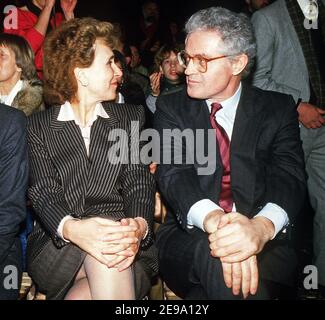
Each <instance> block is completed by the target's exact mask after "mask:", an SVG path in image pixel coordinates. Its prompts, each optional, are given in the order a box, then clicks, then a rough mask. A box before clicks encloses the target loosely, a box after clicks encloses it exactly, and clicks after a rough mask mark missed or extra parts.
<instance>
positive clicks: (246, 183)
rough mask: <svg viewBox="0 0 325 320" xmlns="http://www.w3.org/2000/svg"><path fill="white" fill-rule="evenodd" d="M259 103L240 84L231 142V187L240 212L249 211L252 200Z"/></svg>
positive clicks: (259, 115)
mask: <svg viewBox="0 0 325 320" xmlns="http://www.w3.org/2000/svg"><path fill="white" fill-rule="evenodd" d="M261 111H262V103H261V101H258V98H257V97H256V95H255V93H254V91H253V90H252V89H251V88H249V87H247V86H246V85H243V89H242V94H241V97H240V101H239V105H238V108H237V112H236V117H235V123H234V128H233V134H232V139H231V144H230V168H231V188H232V191H233V197H234V201H235V204H236V208H237V210H238V211H239V212H242V213H246V214H248V213H250V212H251V211H252V209H253V208H252V207H251V206H252V204H253V203H254V192H255V180H256V174H255V172H256V168H255V153H256V145H257V141H258V137H259V135H260V130H261V123H262V117H263V112H261Z"/></svg>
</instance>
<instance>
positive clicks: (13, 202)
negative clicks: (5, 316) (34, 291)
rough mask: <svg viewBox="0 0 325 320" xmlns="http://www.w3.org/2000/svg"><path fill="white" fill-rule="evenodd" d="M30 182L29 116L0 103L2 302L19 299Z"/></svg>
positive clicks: (0, 298)
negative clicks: (22, 234) (22, 231)
mask: <svg viewBox="0 0 325 320" xmlns="http://www.w3.org/2000/svg"><path fill="white" fill-rule="evenodd" d="M27 183H28V160H27V141H26V117H25V115H24V113H23V112H22V111H20V110H16V109H14V108H11V107H9V106H5V105H3V104H1V103H0V300H16V299H17V298H18V296H19V289H20V283H21V277H22V261H23V259H22V249H21V242H20V239H19V230H20V227H21V224H22V223H23V221H24V220H25V217H26V190H27Z"/></svg>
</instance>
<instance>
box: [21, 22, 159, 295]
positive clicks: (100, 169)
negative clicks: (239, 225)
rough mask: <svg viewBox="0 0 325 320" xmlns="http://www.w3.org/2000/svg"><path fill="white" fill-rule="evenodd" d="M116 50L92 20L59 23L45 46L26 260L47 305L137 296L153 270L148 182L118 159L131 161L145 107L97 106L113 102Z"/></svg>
mask: <svg viewBox="0 0 325 320" xmlns="http://www.w3.org/2000/svg"><path fill="white" fill-rule="evenodd" d="M116 42H117V39H116V38H115V36H114V30H113V26H112V25H111V24H110V23H107V22H99V21H97V20H95V19H91V18H85V19H74V20H71V21H69V22H67V23H65V24H62V25H61V26H60V27H59V28H58V29H56V30H54V31H53V32H52V33H51V34H50V35H49V37H48V38H47V40H46V41H45V46H44V53H45V54H44V57H45V60H44V94H45V98H46V99H47V100H48V103H49V104H51V105H52V107H51V108H50V109H49V110H47V111H45V112H42V113H39V114H36V115H33V116H32V117H31V118H30V119H29V123H28V142H29V152H30V167H31V177H30V178H31V184H30V188H29V195H30V198H31V200H32V204H33V207H34V210H35V212H36V216H37V219H36V225H35V227H34V230H33V232H32V234H31V235H30V237H29V239H28V254H27V255H28V272H29V274H30V275H31V277H32V278H33V280H34V281H35V282H36V284H37V286H38V288H39V290H40V291H41V292H43V293H45V294H46V296H47V298H48V299H62V298H65V299H108V300H109V299H134V298H141V297H143V296H144V294H146V293H147V292H146V291H147V290H148V289H149V288H150V276H151V275H153V274H154V273H155V272H156V270H157V265H156V256H155V252H154V249H153V247H152V246H151V242H152V220H153V210H154V192H155V190H154V179H153V177H152V176H151V175H150V173H149V171H148V168H147V167H145V166H143V165H141V164H136V163H135V161H131V163H130V162H129V161H125V158H128V155H129V153H130V154H131V158H132V155H134V154H136V149H137V146H136V145H135V144H132V145H129V144H128V142H129V141H130V140H131V139H130V138H131V133H132V139H135V137H136V135H137V132H136V130H133V129H132V131H131V121H138V122H140V126H141V125H142V124H143V122H144V114H143V109H142V108H141V107H137V106H131V107H130V106H128V105H124V104H114V103H102V102H103V101H112V100H114V99H115V97H116V88H117V80H116V79H117V77H118V76H120V70H119V68H118V67H117V66H116V65H115V62H114V54H113V52H112V49H113V48H114V47H115V46H116V45H115V44H116ZM117 129H119V130H117ZM120 132H122V133H127V136H126V138H125V139H122V138H121V137H119V133H120ZM115 140H118V141H119V144H118V145H119V148H116V145H117V143H114V142H115ZM129 147H130V148H132V150H129V149H130V148H129ZM129 151H131V152H129ZM119 155H120V156H121V158H122V159H121V160H122V161H119V160H118V157H119ZM131 160H134V159H133V158H132V159H131ZM134 163H135V164H134ZM133 278H134V280H133ZM121 288H123V289H121Z"/></svg>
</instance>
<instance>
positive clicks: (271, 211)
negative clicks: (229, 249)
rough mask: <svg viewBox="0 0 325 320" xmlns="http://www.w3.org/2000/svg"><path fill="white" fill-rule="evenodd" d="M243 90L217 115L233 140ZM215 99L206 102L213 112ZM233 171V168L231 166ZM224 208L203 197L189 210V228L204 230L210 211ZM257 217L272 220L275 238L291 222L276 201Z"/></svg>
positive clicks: (228, 100)
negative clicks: (212, 105)
mask: <svg viewBox="0 0 325 320" xmlns="http://www.w3.org/2000/svg"><path fill="white" fill-rule="evenodd" d="M241 91H242V85H241V84H240V85H239V87H238V89H237V91H236V92H235V94H234V95H233V96H232V97H230V98H228V99H227V100H225V101H222V102H221V105H222V109H221V110H219V111H218V112H217V113H216V115H215V118H216V121H217V122H218V124H220V125H221V126H222V127H223V128H224V130H225V131H226V133H227V135H228V137H229V140H230V141H231V137H232V131H233V127H234V122H235V116H236V112H237V107H238V103H239V99H240V95H241ZM212 102H213V101H210V100H207V101H206V103H207V105H208V107H209V110H210V112H211V104H212ZM230 172H231V168H230ZM216 209H219V210H222V211H223V209H222V208H220V207H219V206H218V205H217V204H216V203H214V202H213V201H211V200H209V199H203V200H200V201H198V202H197V203H195V204H194V205H193V206H192V207H191V208H190V210H189V212H188V215H187V223H188V228H193V226H196V227H198V228H200V229H201V230H203V231H205V230H204V227H203V221H204V219H205V217H206V216H207V215H208V213H209V212H211V211H213V210H216ZM232 211H233V212H236V204H235V203H234V205H233V209H232ZM256 217H265V218H267V219H269V220H271V221H272V223H273V224H274V228H275V233H274V236H273V238H275V237H276V235H277V234H278V233H279V232H280V231H281V230H282V229H283V228H284V227H285V226H287V225H288V223H289V219H288V215H287V213H286V212H285V211H284V210H283V209H282V208H281V207H280V206H278V205H277V204H275V203H267V204H266V205H265V207H264V208H263V209H262V210H261V211H260V212H259V213H258V214H257V215H256Z"/></svg>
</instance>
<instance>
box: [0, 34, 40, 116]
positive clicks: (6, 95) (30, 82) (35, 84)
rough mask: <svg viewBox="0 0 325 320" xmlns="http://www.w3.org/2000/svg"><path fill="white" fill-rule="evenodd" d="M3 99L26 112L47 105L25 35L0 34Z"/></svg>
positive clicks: (0, 100) (29, 112)
mask: <svg viewBox="0 0 325 320" xmlns="http://www.w3.org/2000/svg"><path fill="white" fill-rule="evenodd" d="M0 102H1V103H3V104H6V105H8V106H12V107H15V108H17V109H19V110H21V111H23V112H24V113H25V114H26V116H29V115H31V114H32V113H33V112H38V111H41V110H43V109H44V104H43V88H42V83H41V81H40V80H39V79H38V77H37V73H36V69H35V65H34V54H33V51H32V49H31V47H30V46H29V44H28V42H27V41H26V40H25V39H24V38H22V37H20V36H17V35H12V34H5V33H2V34H0Z"/></svg>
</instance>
